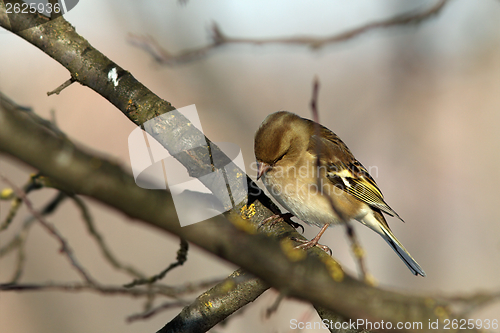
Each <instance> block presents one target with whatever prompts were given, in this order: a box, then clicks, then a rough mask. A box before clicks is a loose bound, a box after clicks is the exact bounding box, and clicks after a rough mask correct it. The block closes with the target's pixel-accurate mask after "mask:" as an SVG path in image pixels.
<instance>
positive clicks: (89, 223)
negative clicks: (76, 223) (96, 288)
mask: <svg viewBox="0 0 500 333" xmlns="http://www.w3.org/2000/svg"><path fill="white" fill-rule="evenodd" d="M71 199H72V200H73V202H74V203H75V204H76V206H77V207H78V209H79V210H80V212H81V214H82V218H83V221H84V222H85V226H86V227H87V231H88V232H89V233H90V235H91V236H92V238H94V239H95V241H96V243H97V245H98V247H99V249H100V250H101V252H102V254H103V256H104V258H105V259H106V260H107V261H108V262H109V264H110V265H111V266H113V267H114V268H115V269H118V270H121V271H124V272H126V273H127V274H129V275H131V276H133V277H136V278H144V277H145V275H144V274H143V273H141V272H140V271H139V270H137V269H136V268H134V267H132V266H130V265H126V264H123V263H121V262H120V261H119V260H118V259H117V258H116V257H115V255H114V254H113V252H112V251H111V249H110V248H109V246H108V245H107V243H106V242H105V241H104V237H103V236H102V235H101V233H100V232H99V231H98V230H97V228H96V226H95V223H94V220H93V218H92V215H91V214H90V211H89V209H88V207H87V205H86V204H85V202H84V201H83V200H82V199H81V198H80V197H79V196H76V195H73V196H71Z"/></svg>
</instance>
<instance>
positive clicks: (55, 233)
mask: <svg viewBox="0 0 500 333" xmlns="http://www.w3.org/2000/svg"><path fill="white" fill-rule="evenodd" d="M0 179H2V180H3V181H4V182H5V183H7V184H8V185H9V186H10V187H12V189H13V190H14V192H15V193H16V195H17V196H18V197H19V198H21V200H22V201H23V202H24V204H25V205H26V207H27V208H28V210H29V211H30V213H31V214H32V215H33V216H34V217H35V218H36V219H37V220H38V222H40V224H41V225H42V226H43V227H44V228H45V229H46V230H47V231H48V232H49V233H50V234H51V235H52V236H54V237H55V238H56V239H57V240H58V241H59V243H60V244H61V249H60V251H61V252H62V253H64V254H65V255H66V257H67V258H68V259H69V261H70V263H71V265H72V266H73V267H74V268H75V269H76V270H77V272H78V273H79V274H80V275H81V276H82V278H83V279H84V280H85V281H86V282H87V283H89V284H91V285H94V284H96V283H95V281H94V279H92V278H91V276H90V275H89V274H88V273H87V272H86V271H85V269H84V268H83V267H82V266H81V265H80V263H79V262H78V260H77V259H76V257H75V255H74V253H73V250H72V249H71V247H70V246H69V244H68V242H67V241H66V239H64V237H63V236H62V235H61V234H60V233H59V231H58V230H57V229H56V228H55V227H54V226H53V225H52V224H50V223H48V222H47V221H45V219H44V218H43V216H42V214H40V212H38V211H37V210H36V209H35V208H34V207H33V204H32V203H31V201H30V200H29V199H28V197H27V196H26V192H24V191H23V190H21V189H20V188H19V187H17V186H16V185H15V184H14V183H12V182H11V181H10V180H9V179H8V178H7V177H5V176H4V175H3V174H1V173H0Z"/></svg>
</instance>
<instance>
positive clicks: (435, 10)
mask: <svg viewBox="0 0 500 333" xmlns="http://www.w3.org/2000/svg"><path fill="white" fill-rule="evenodd" d="M448 2H449V0H438V1H437V2H436V3H435V4H434V5H432V6H430V7H429V8H427V9H426V10H423V11H412V12H409V13H403V14H399V15H396V16H394V17H391V18H388V19H385V20H381V21H375V22H370V23H367V24H365V25H362V26H360V27H357V28H354V29H351V30H347V31H345V32H342V33H339V34H334V35H331V36H327V37H313V36H303V37H288V38H265V39H255V38H241V37H229V36H227V35H225V34H224V33H222V31H221V29H220V28H219V26H218V25H217V24H216V23H213V24H212V27H211V30H210V35H211V43H209V44H208V45H205V46H203V47H199V48H194V49H189V50H185V51H182V52H180V53H179V54H172V53H170V52H169V51H168V50H166V49H164V48H162V47H161V46H160V45H159V44H158V42H157V41H156V40H155V39H154V38H152V37H150V36H136V35H133V34H130V35H129V41H130V43H131V44H132V45H134V46H136V47H138V48H140V49H143V50H144V51H146V52H147V53H149V54H150V55H151V56H152V57H153V59H154V60H155V61H156V62H158V63H160V64H164V65H169V66H173V65H177V64H181V63H185V62H189V61H193V60H197V59H200V58H203V57H206V56H207V55H208V54H209V53H210V52H212V51H214V50H215V49H217V48H220V47H221V46H223V45H229V44H253V45H267V44H285V45H303V46H308V47H310V48H311V49H320V48H322V47H325V46H327V45H331V44H336V43H341V42H345V41H348V40H351V39H354V38H356V37H358V36H360V35H362V34H365V33H368V32H370V31H374V30H377V29H382V28H390V27H395V26H405V25H410V24H418V23H421V22H423V21H425V20H428V19H430V18H432V17H434V16H436V15H438V14H439V13H440V12H441V11H442V10H443V8H444V7H445V5H446V4H447V3H448Z"/></svg>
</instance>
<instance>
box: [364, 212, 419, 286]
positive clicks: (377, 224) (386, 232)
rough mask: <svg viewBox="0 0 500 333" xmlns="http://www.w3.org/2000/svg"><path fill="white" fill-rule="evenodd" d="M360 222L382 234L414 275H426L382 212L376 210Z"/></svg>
mask: <svg viewBox="0 0 500 333" xmlns="http://www.w3.org/2000/svg"><path fill="white" fill-rule="evenodd" d="M360 222H361V223H363V224H365V225H366V226H367V227H369V228H371V229H372V230H374V231H375V232H377V233H378V234H379V235H380V236H382V238H383V239H384V240H385V241H386V242H387V243H388V244H389V245H390V246H391V248H392V249H393V250H394V252H396V253H397V255H398V256H399V257H400V258H401V260H403V262H404V263H405V264H406V266H408V268H409V269H410V271H411V272H412V273H413V274H414V275H421V276H425V272H424V270H423V269H422V267H420V265H419V264H418V262H417V261H416V260H415V259H413V257H412V256H411V254H410V253H409V252H408V251H407V250H406V249H405V247H404V246H403V244H401V243H400V242H399V241H398V239H397V238H396V236H394V234H393V233H392V231H391V229H390V228H389V225H388V224H387V222H386V221H385V219H384V217H383V215H382V213H380V212H374V214H373V215H372V214H368V215H367V216H366V217H365V218H364V219H363V220H361V221H360Z"/></svg>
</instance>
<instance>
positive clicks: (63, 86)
mask: <svg viewBox="0 0 500 333" xmlns="http://www.w3.org/2000/svg"><path fill="white" fill-rule="evenodd" d="M75 81H76V80H75V79H74V78H70V79H69V80H67V81H65V82H64V83H63V84H61V85H60V86H59V87H57V88H56V89H54V90H52V91H49V92H47V96H50V95H53V94H56V95H59V93H60V92H61V91H63V90H64V89H65V88H67V87H69V86H70V85H71V84H72V83H73V82H75Z"/></svg>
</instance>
